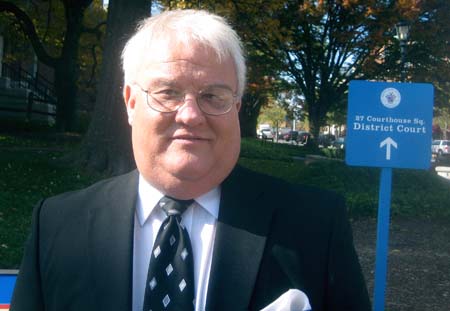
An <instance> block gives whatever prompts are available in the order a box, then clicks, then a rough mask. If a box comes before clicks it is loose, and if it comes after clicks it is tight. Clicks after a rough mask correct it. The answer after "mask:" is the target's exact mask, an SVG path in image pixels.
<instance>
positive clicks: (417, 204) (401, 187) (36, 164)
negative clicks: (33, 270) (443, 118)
mask: <svg viewBox="0 0 450 311" xmlns="http://www.w3.org/2000/svg"><path fill="white" fill-rule="evenodd" d="M75 145H76V144H75V143H73V142H69V143H66V142H64V141H61V140H59V141H55V140H52V139H36V138H30V137H20V138H18V137H15V136H12V135H7V134H0V254H1V255H0V269H12V268H18V266H19V264H20V259H21V257H22V250H23V244H24V241H25V239H26V236H27V234H28V232H29V226H30V221H31V213H32V209H33V207H34V205H35V204H36V203H37V202H38V201H39V200H40V199H41V198H44V197H47V196H51V195H53V194H57V193H61V192H64V191H68V190H74V189H78V188H82V187H84V186H86V185H88V184H91V183H93V182H95V180H97V179H99V177H98V176H91V175H89V174H87V173H85V172H83V171H82V170H79V169H75V168H71V167H68V166H64V165H61V162H60V161H58V159H59V158H60V157H61V156H62V155H64V153H65V152H66V151H67V150H70V149H71V148H73V147H74V146H75ZM325 152H326V154H325ZM330 153H331V151H329V150H326V151H322V150H319V149H312V148H307V147H299V146H294V145H288V144H274V143H264V144H263V143H262V142H261V141H257V140H253V139H244V140H243V142H242V150H241V158H240V160H239V162H240V164H242V165H243V166H246V167H249V168H251V169H254V170H256V171H260V172H263V173H266V174H269V175H273V176H277V177H280V178H283V179H286V180H288V181H291V182H294V183H302V184H309V185H316V186H320V187H323V188H327V189H331V190H334V191H336V192H339V193H341V194H342V195H344V196H345V198H346V200H347V205H348V208H349V212H350V215H351V217H353V218H359V217H372V216H375V215H376V210H377V204H378V182H379V174H380V171H379V169H376V168H355V167H348V166H346V165H345V164H344V163H343V162H342V161H339V160H317V159H310V157H309V156H308V155H310V154H315V155H321V156H324V155H327V156H330ZM331 156H338V157H339V156H340V157H342V154H337V155H336V154H333V155H331ZM294 158H295V159H294ZM302 158H303V159H306V160H302ZM449 187H450V183H449V182H447V181H446V180H444V179H441V178H440V177H438V176H436V175H435V174H433V173H432V172H428V171H416V170H394V175H393V189H392V214H394V215H405V216H417V217H427V218H428V217H431V218H433V217H439V218H444V217H445V218H449V219H450V207H449V203H448V202H450V191H449Z"/></svg>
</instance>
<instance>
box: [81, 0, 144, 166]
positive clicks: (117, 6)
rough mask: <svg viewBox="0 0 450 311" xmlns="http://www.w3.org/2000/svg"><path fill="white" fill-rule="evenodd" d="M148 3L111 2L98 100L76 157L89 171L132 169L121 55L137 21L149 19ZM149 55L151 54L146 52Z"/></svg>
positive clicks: (131, 0) (114, 0)
mask: <svg viewBox="0 0 450 311" xmlns="http://www.w3.org/2000/svg"><path fill="white" fill-rule="evenodd" d="M150 8H151V2H150V1H147V0H110V1H109V8H108V18H107V26H106V38H105V46H104V49H103V62H102V69H101V77H100V83H99V88H98V95H97V100H96V103H95V109H94V113H93V116H92V121H91V123H90V125H89V129H88V131H87V133H86V135H85V137H84V139H83V142H82V145H81V147H80V150H78V152H77V153H76V154H75V155H72V156H75V160H76V162H77V163H78V164H81V165H82V166H85V167H86V168H87V169H89V170H93V171H97V172H103V173H105V174H108V175H117V174H120V173H124V172H127V171H129V170H130V169H132V168H134V167H135V164H134V160H133V154H132V148H131V135H130V129H129V125H128V122H127V114H126V109H125V104H124V100H123V95H122V87H123V72H122V69H121V66H120V64H121V59H120V55H121V52H122V50H123V47H124V46H125V42H126V40H127V39H128V38H129V37H130V36H131V34H132V33H134V30H135V27H136V24H137V22H138V21H140V20H141V19H143V18H144V17H147V16H149V15H150ZM149 52H151V51H149Z"/></svg>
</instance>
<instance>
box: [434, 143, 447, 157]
mask: <svg viewBox="0 0 450 311" xmlns="http://www.w3.org/2000/svg"><path fill="white" fill-rule="evenodd" d="M431 152H432V153H434V154H437V155H438V156H443V155H448V154H450V140H441V139H438V140H433V143H432V144H431Z"/></svg>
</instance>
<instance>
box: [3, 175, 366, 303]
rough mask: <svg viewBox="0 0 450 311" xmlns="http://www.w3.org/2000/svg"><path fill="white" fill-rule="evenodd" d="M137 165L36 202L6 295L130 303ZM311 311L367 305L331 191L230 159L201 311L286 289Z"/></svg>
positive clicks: (261, 299)
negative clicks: (304, 300)
mask: <svg viewBox="0 0 450 311" xmlns="http://www.w3.org/2000/svg"><path fill="white" fill-rule="evenodd" d="M137 184H138V174H137V172H136V171H134V172H131V173H129V174H126V175H123V176H119V177H116V178H112V179H109V180H105V181H101V182H99V183H97V184H95V185H93V186H91V187H89V188H86V189H83V190H80V191H75V192H70V193H65V194H61V195H58V196H56V197H53V198H49V199H46V200H44V201H42V202H41V203H40V204H39V205H38V206H37V207H36V209H35V210H34V214H33V225H32V232H31V235H30V239H29V241H28V244H27V246H26V250H25V254H24V259H23V262H22V266H21V268H20V273H19V277H18V280H17V284H16V288H15V291H14V295H13V301H12V304H11V310H12V311H15V310H16V311H23V310H30V311H31V310H33V311H39V310H54V311H69V310H77V311H78V310H120V311H122V310H131V301H132V298H131V297H132V262H133V258H132V257H133V225H134V211H135V205H136V204H135V203H136V197H137V189H138V185H137ZM291 288H298V289H300V290H302V291H303V292H304V293H306V295H307V296H308V297H309V300H310V303H311V306H312V308H313V310H314V311H319V310H333V311H339V310H345V311H350V310H355V311H366V310H367V311H369V310H370V303H369V299H368V294H367V290H366V287H365V282H364V279H363V276H362V273H361V269H360V266H359V263H358V260H357V256H356V253H355V250H354V247H353V242H352V235H351V229H350V225H349V223H348V221H347V219H346V213H345V208H344V203H343V200H342V198H341V197H339V196H336V195H334V194H332V193H328V192H324V191H320V190H317V189H313V188H307V187H301V186H293V185H290V184H287V183H285V182H282V181H280V180H277V179H274V178H271V177H268V176H264V175H260V174H256V173H253V172H250V171H248V170H246V169H243V168H240V167H237V168H236V169H235V170H234V171H233V172H232V173H231V174H230V176H229V177H228V178H227V179H226V180H225V181H224V182H223V184H222V197H221V202H220V210H219V217H218V224H217V231H216V238H215V244H214V251H213V261H212V267H211V273H210V281H209V287H208V297H207V302H206V304H207V306H206V310H214V311H216V310H248V309H250V310H259V309H261V308H263V307H265V306H266V305H268V304H269V303H270V302H272V301H273V300H275V299H276V298H278V297H279V296H280V295H281V294H283V293H284V292H286V291H287V290H288V289H291Z"/></svg>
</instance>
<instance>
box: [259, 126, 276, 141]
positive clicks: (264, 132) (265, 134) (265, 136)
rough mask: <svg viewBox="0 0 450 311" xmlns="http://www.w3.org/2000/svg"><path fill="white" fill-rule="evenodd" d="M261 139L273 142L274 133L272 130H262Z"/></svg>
mask: <svg viewBox="0 0 450 311" xmlns="http://www.w3.org/2000/svg"><path fill="white" fill-rule="evenodd" d="M261 139H266V140H271V141H273V133H272V131H271V130H270V129H264V130H261Z"/></svg>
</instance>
